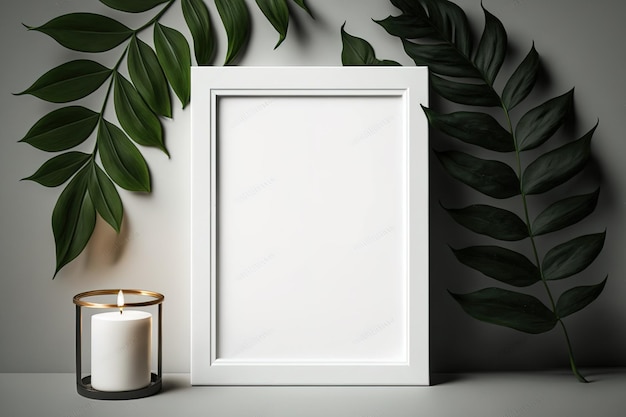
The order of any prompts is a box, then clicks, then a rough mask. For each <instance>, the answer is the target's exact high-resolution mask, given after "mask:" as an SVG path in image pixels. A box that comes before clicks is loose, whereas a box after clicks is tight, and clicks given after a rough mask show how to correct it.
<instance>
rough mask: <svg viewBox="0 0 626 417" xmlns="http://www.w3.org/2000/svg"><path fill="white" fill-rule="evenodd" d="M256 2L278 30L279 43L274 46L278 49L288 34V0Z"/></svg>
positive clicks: (261, 0)
mask: <svg viewBox="0 0 626 417" xmlns="http://www.w3.org/2000/svg"><path fill="white" fill-rule="evenodd" d="M256 4H257V5H258V6H259V9H261V11H262V12H263V14H264V15H265V17H266V18H267V20H268V21H269V22H270V23H271V24H272V26H274V29H276V32H278V35H279V37H278V43H277V44H276V46H275V47H274V49H276V48H278V46H279V45H280V44H281V43H283V41H284V40H285V37H286V36H287V28H288V27H289V9H288V8H287V0H256Z"/></svg>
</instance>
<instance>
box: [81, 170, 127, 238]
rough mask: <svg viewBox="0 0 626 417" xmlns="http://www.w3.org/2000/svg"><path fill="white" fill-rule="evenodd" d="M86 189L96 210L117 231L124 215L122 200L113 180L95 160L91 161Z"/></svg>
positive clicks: (120, 226)
mask: <svg viewBox="0 0 626 417" xmlns="http://www.w3.org/2000/svg"><path fill="white" fill-rule="evenodd" d="M88 190H89V196H90V197H91V200H92V201H93V203H94V205H95V208H96V211H97V212H98V213H99V214H100V216H101V217H102V218H103V219H104V220H105V221H106V222H107V223H109V224H110V225H111V227H112V228H113V229H114V230H115V231H116V232H117V233H119V232H120V229H121V228H122V218H123V216H124V209H123V207H122V200H121V199H120V195H119V194H118V193H117V189H116V188H115V185H114V184H113V182H112V181H111V180H110V179H109V177H108V176H107V174H105V173H104V171H103V170H102V169H101V168H100V167H99V166H98V165H97V164H96V163H95V162H92V163H91V169H90V175H89V182H88Z"/></svg>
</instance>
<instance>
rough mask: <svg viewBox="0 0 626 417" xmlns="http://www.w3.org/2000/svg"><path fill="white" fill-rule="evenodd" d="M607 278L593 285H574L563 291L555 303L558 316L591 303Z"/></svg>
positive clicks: (575, 310) (564, 315) (565, 314)
mask: <svg viewBox="0 0 626 417" xmlns="http://www.w3.org/2000/svg"><path fill="white" fill-rule="evenodd" d="M606 280H607V278H604V280H603V281H602V282H601V283H599V284H595V285H586V286H582V287H575V288H572V289H570V290H567V291H565V292H564V293H563V294H561V296H560V297H559V301H557V303H556V314H557V315H558V316H559V317H560V318H564V317H567V316H569V315H570V314H574V313H575V312H577V311H579V310H582V309H583V308H585V307H587V306H588V305H589V304H591V303H592V302H593V301H594V300H595V299H596V298H598V296H599V295H600V293H602V290H603V289H604V285H605V284H606Z"/></svg>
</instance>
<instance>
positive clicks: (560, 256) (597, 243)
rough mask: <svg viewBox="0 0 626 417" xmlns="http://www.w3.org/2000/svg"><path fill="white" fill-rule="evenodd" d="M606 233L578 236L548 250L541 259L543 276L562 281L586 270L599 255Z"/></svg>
mask: <svg viewBox="0 0 626 417" xmlns="http://www.w3.org/2000/svg"><path fill="white" fill-rule="evenodd" d="M605 237H606V232H603V233H596V234H591V235H585V236H580V237H577V238H575V239H572V240H570V241H567V242H565V243H562V244H560V245H558V246H555V247H554V248H552V249H550V250H549V251H548V253H546V256H545V257H544V258H543V263H542V270H543V276H544V278H545V279H548V280H555V279H563V278H567V277H571V276H572V275H574V274H577V273H579V272H580V271H582V270H584V269H585V268H587V267H588V266H589V265H591V263H592V262H593V261H594V260H595V259H596V257H597V256H598V255H599V254H600V251H601V250H602V247H603V246H604V238H605Z"/></svg>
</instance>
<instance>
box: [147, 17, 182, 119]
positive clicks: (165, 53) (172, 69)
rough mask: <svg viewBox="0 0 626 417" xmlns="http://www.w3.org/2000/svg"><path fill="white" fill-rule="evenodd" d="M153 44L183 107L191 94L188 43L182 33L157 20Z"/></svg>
mask: <svg viewBox="0 0 626 417" xmlns="http://www.w3.org/2000/svg"><path fill="white" fill-rule="evenodd" d="M154 46H155V49H156V54H157V58H158V59H159V62H160V63H161V67H162V68H163V71H164V72H165V76H166V77H167V79H168V81H169V82H170V84H171V86H172V89H174V92H175V93H176V95H177V96H178V98H179V99H180V102H181V104H182V106H183V108H185V106H186V105H187V104H189V97H190V95H191V92H190V89H191V68H190V67H191V54H190V52H189V44H188V43H187V40H186V39H185V37H184V36H183V34H182V33H180V32H179V31H177V30H176V29H172V28H169V27H167V26H163V25H162V24H160V23H158V22H157V23H155V25H154Z"/></svg>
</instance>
